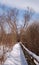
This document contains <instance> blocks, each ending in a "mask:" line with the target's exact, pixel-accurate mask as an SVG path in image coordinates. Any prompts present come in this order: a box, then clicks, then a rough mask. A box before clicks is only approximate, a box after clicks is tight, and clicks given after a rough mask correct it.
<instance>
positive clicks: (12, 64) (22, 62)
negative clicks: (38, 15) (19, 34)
mask: <svg viewBox="0 0 39 65" xmlns="http://www.w3.org/2000/svg"><path fill="white" fill-rule="evenodd" d="M4 65H28V63H27V61H26V59H25V57H24V54H23V51H22V49H21V46H20V44H19V43H17V44H15V45H14V47H13V49H12V51H11V52H10V53H9V55H8V57H7V59H6V61H5V62H4Z"/></svg>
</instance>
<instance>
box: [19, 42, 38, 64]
mask: <svg viewBox="0 0 39 65" xmlns="http://www.w3.org/2000/svg"><path fill="white" fill-rule="evenodd" d="M20 44H21V46H22V47H23V48H24V49H25V51H27V52H28V54H29V55H30V56H31V57H32V58H33V59H35V61H36V62H38V63H39V60H37V58H35V57H34V56H33V55H32V52H31V51H30V53H29V50H28V49H27V48H26V47H25V46H24V44H22V43H21V42H20Z"/></svg>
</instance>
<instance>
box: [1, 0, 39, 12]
mask: <svg viewBox="0 0 39 65" xmlns="http://www.w3.org/2000/svg"><path fill="white" fill-rule="evenodd" d="M0 3H1V4H4V5H7V6H10V7H16V8H18V9H26V8H27V7H28V6H29V7H30V8H33V9H34V10H35V11H36V12H38V13H39V0H0Z"/></svg>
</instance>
